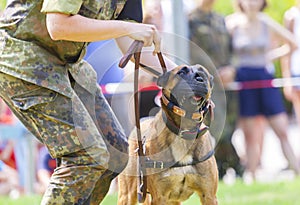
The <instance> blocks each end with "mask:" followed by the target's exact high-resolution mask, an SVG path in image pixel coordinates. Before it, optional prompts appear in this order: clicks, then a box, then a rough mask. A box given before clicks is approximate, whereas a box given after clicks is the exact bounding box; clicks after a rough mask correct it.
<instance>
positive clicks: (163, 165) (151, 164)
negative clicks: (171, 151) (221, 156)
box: [145, 150, 215, 169]
mask: <svg viewBox="0 0 300 205" xmlns="http://www.w3.org/2000/svg"><path fill="white" fill-rule="evenodd" d="M214 154H215V151H214V150H210V151H209V152H208V153H207V154H206V155H204V156H203V157H201V158H200V159H193V161H192V162H191V163H188V164H181V163H180V162H164V161H157V160H152V159H149V158H147V159H146V162H145V165H146V168H154V169H167V168H175V167H185V166H194V165H197V164H199V163H201V162H205V161H206V160H208V159H209V158H211V157H212V156H213V155H214Z"/></svg>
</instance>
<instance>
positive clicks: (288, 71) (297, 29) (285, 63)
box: [281, 0, 300, 127]
mask: <svg viewBox="0 0 300 205" xmlns="http://www.w3.org/2000/svg"><path fill="white" fill-rule="evenodd" d="M284 25H285V27H286V28H287V29H289V30H290V31H291V32H292V33H293V34H294V35H295V38H296V40H297V44H298V46H300V1H299V0H297V5H296V6H293V7H291V8H290V9H288V10H287V11H286V12H285V14H284ZM281 62H282V64H281V65H282V69H283V71H282V73H283V77H285V78H290V77H297V78H300V49H299V48H298V49H297V50H295V51H293V53H291V54H290V55H287V56H286V57H285V58H283V59H282V61H281ZM294 82H295V81H294ZM299 82H300V81H298V85H296V86H286V87H285V88H284V94H285V97H286V98H287V99H288V100H290V101H291V102H292V104H293V108H294V112H295V114H296V119H297V121H298V125H299V127H300V83H299Z"/></svg>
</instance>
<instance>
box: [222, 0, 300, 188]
mask: <svg viewBox="0 0 300 205" xmlns="http://www.w3.org/2000/svg"><path fill="white" fill-rule="evenodd" d="M237 5H238V7H237V8H238V9H239V11H237V12H235V13H234V14H232V15H230V16H228V18H227V21H226V22H227V25H228V28H229V30H230V33H231V36H232V42H233V43H232V44H233V52H234V58H233V63H234V65H235V66H236V68H237V74H236V79H237V81H238V82H240V83H241V84H242V85H244V86H245V85H246V84H245V82H247V83H248V85H249V83H251V81H252V83H253V82H255V83H256V84H253V85H255V86H264V87H265V84H263V83H260V84H257V81H260V82H265V81H271V80H272V79H273V76H272V74H271V73H270V72H269V71H268V66H269V65H271V63H272V61H273V60H275V59H277V58H279V57H282V56H284V55H286V54H288V53H289V52H290V51H291V49H293V48H294V47H296V44H295V42H296V41H294V37H293V35H292V34H291V33H290V32H289V31H288V30H286V29H285V28H284V27H282V26H281V25H279V24H278V23H276V22H275V21H274V20H273V19H271V18H270V17H268V16H267V15H266V14H264V13H262V11H263V10H264V8H265V7H266V5H267V2H266V1H265V0H256V1H253V0H237ZM288 43H289V44H290V45H292V47H290V46H289V45H288ZM243 83H244V84H243ZM250 85H251V86H253V85H252V84H250ZM252 88H253V87H243V89H242V90H241V91H240V92H239V105H240V113H239V114H240V125H241V128H242V130H243V132H244V135H245V141H246V155H247V166H246V169H247V172H246V173H245V174H244V176H245V178H244V179H245V182H247V183H248V182H249V183H250V182H252V181H253V180H254V179H255V172H256V170H257V167H258V165H259V162H260V155H261V150H260V149H261V145H260V144H259V141H260V140H261V138H262V137H263V135H264V133H263V131H264V125H263V124H262V123H260V121H259V120H257V119H259V118H257V117H258V116H264V117H265V119H267V121H268V122H269V124H270V126H271V128H272V129H273V131H274V132H275V134H276V135H277V136H278V137H279V140H280V143H281V147H282V150H283V154H284V156H285V157H286V159H287V160H288V162H289V164H290V166H291V168H292V169H293V170H294V171H295V172H296V173H297V174H299V172H300V171H299V165H298V163H297V160H296V157H295V154H294V152H293V150H292V147H291V145H290V143H289V141H288V136H287V127H288V116H287V114H286V111H285V107H284V104H283V99H282V96H281V93H280V90H279V89H277V88H258V89H252ZM256 88H257V87H256Z"/></svg>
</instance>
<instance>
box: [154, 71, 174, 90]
mask: <svg viewBox="0 0 300 205" xmlns="http://www.w3.org/2000/svg"><path fill="white" fill-rule="evenodd" d="M170 74H171V72H167V73H164V74H162V75H160V76H159V77H158V79H157V85H158V86H159V87H162V88H164V87H166V85H167V83H168V81H169V77H170Z"/></svg>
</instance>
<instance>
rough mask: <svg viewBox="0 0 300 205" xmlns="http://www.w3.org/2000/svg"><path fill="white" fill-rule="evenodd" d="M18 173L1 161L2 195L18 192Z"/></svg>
mask: <svg viewBox="0 0 300 205" xmlns="http://www.w3.org/2000/svg"><path fill="white" fill-rule="evenodd" d="M18 186H19V184H18V173H17V171H16V170H15V169H13V168H11V167H10V166H8V165H7V164H5V163H4V162H3V161H2V160H0V195H9V194H10V193H12V192H13V191H15V190H18V188H19V187H18Z"/></svg>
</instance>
